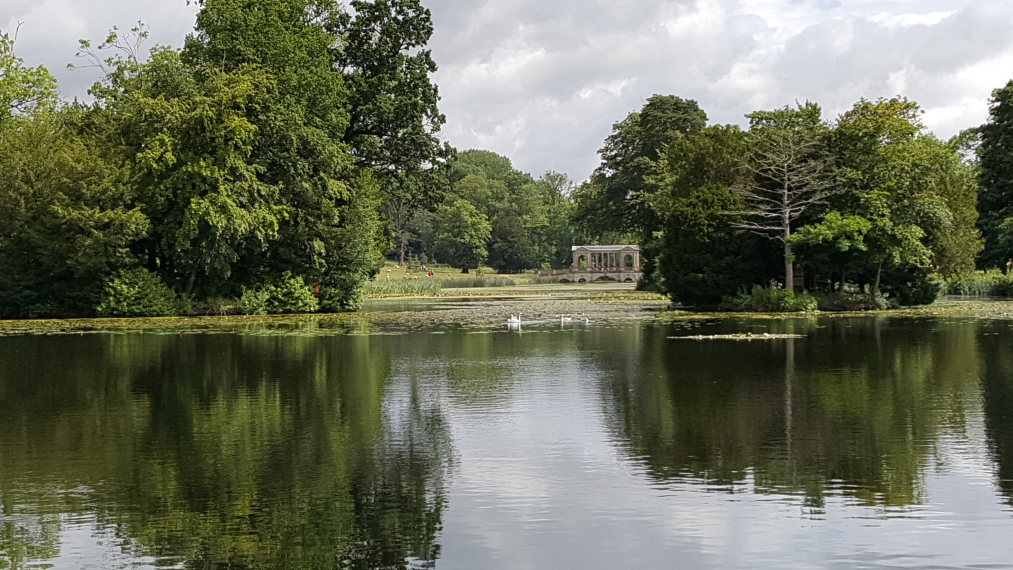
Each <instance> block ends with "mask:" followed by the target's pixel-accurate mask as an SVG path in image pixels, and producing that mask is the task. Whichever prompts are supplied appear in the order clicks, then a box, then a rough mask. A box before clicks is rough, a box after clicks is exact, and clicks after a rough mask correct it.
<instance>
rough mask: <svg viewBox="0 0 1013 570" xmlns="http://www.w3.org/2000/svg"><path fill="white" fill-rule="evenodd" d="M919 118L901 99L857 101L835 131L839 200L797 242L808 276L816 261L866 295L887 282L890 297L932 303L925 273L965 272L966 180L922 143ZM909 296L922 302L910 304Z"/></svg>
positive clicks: (960, 168)
mask: <svg viewBox="0 0 1013 570" xmlns="http://www.w3.org/2000/svg"><path fill="white" fill-rule="evenodd" d="M920 114H921V109H920V108H919V107H918V105H917V104H916V103H914V102H913V101H909V100H907V99H903V98H893V99H879V100H876V101H867V100H861V101H859V102H858V103H856V104H855V105H854V106H853V107H852V108H851V109H850V110H848V111H847V112H846V113H844V114H843V115H842V116H841V117H840V119H839V120H838V121H837V124H836V125H835V126H834V129H833V133H832V135H831V143H830V144H831V148H832V152H833V154H834V157H835V159H836V161H837V165H838V175H839V176H838V179H837V183H838V184H839V185H840V190H841V192H840V193H838V194H836V195H835V196H834V197H833V199H832V200H831V201H830V202H829V203H828V204H827V206H826V207H825V208H823V211H822V213H821V214H820V216H818V218H819V219H818V220H813V221H812V223H811V225H810V227H808V228H802V229H801V230H800V233H801V235H800V236H798V243H800V244H807V245H806V246H805V247H806V249H807V251H806V252H805V253H804V254H803V257H804V258H805V259H806V260H807V263H809V264H810V266H812V267H813V268H814V269H816V270H817V271H819V270H820V268H819V265H820V261H818V260H822V261H823V262H830V263H833V264H837V266H838V267H836V268H835V269H834V271H836V272H838V273H839V274H840V275H843V274H844V273H846V272H848V273H851V274H853V275H854V277H855V278H856V279H857V280H859V281H861V282H865V283H869V284H871V285H872V291H873V293H876V292H877V291H878V289H879V284H880V282H881V280H882V279H883V278H884V277H885V278H886V280H887V283H886V285H888V287H887V288H888V289H890V290H891V292H893V293H895V294H897V296H898V297H899V298H903V299H902V300H903V301H915V300H916V299H915V297H919V298H921V299H922V300H929V299H930V298H931V297H932V296H933V295H932V294H931V292H930V289H931V287H930V285H929V283H928V281H927V276H928V274H929V273H930V272H939V273H942V274H944V275H954V274H959V273H962V272H964V271H967V270H968V269H969V268H970V267H971V265H972V263H973V258H974V255H975V253H976V252H977V251H978V250H979V249H980V240H979V237H978V234H977V232H976V231H975V230H974V220H975V213H974V208H973V201H974V185H973V170H972V169H971V167H969V166H968V165H967V164H965V163H964V162H963V161H962V160H961V155H960V153H959V152H958V149H957V148H955V147H954V146H953V145H949V144H946V143H943V142H941V141H939V140H937V139H935V138H934V137H932V136H931V135H927V134H925V133H924V127H923V126H922V124H921V122H920V119H919V116H920ZM817 244H819V245H820V246H821V247H820V248H816V251H814V250H813V249H811V248H812V246H814V245H817ZM823 270H826V268H825V267H824V268H823ZM841 281H842V282H843V278H841ZM915 289H921V290H923V291H924V292H925V293H924V295H914V296H911V295H912V291H913V290H915Z"/></svg>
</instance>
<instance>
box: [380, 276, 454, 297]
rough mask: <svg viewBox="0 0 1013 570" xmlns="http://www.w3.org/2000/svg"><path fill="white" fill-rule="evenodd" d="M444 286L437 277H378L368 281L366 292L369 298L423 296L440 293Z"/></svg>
mask: <svg viewBox="0 0 1013 570" xmlns="http://www.w3.org/2000/svg"><path fill="white" fill-rule="evenodd" d="M442 288H443V286H442V285H441V282H440V281H437V280H435V279H412V280H389V279H378V280H376V281H367V282H366V285H365V288H364V292H365V295H366V298H367V299H375V298H380V297H422V296H435V295H439V294H440V290H441V289H442Z"/></svg>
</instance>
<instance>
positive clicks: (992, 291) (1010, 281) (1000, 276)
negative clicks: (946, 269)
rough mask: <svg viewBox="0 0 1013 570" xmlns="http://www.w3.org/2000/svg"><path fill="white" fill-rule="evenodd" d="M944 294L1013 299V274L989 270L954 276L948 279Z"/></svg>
mask: <svg viewBox="0 0 1013 570" xmlns="http://www.w3.org/2000/svg"><path fill="white" fill-rule="evenodd" d="M944 292H945V293H946V294H947V295H965V296H971V297H1013V274H1011V273H1003V272H1001V271H999V270H998V269H989V270H987V271H974V272H969V273H965V274H964V275H957V276H952V277H949V278H947V279H946V283H945V288H944Z"/></svg>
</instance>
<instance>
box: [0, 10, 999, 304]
mask: <svg viewBox="0 0 1013 570" xmlns="http://www.w3.org/2000/svg"><path fill="white" fill-rule="evenodd" d="M199 4H200V8H201V9H200V12H199V13H198V16H197V21H196V26H195V31H194V33H193V34H191V35H190V36H188V37H187V38H186V41H185V43H184V44H183V47H182V48H181V49H170V48H166V47H154V48H150V47H147V46H145V45H144V39H145V36H146V31H145V28H144V26H143V25H138V27H136V28H134V29H132V30H130V31H129V32H120V31H118V30H116V29H114V30H113V32H112V33H111V34H110V35H109V37H108V38H106V39H105V40H104V41H102V42H101V43H97V44H92V43H90V42H89V41H86V40H82V42H81V49H80V52H79V53H78V54H77V55H78V56H79V59H78V62H79V63H78V65H80V66H89V67H90V66H94V67H97V68H99V69H101V71H102V73H103V78H102V79H101V80H100V81H99V82H98V83H96V84H95V85H94V86H93V87H92V88H91V90H90V95H91V99H90V100H89V101H87V102H81V101H77V100H75V101H66V100H61V98H60V97H59V96H58V91H57V84H56V80H55V79H54V78H53V76H52V75H51V74H50V73H49V71H48V70H46V69H44V68H42V67H32V66H31V64H30V63H26V62H25V61H24V60H22V59H21V58H20V57H18V55H17V53H16V49H15V48H16V45H15V43H16V42H15V38H14V36H12V35H11V34H10V33H7V34H4V35H2V36H0V204H2V208H0V316H3V317H38V316H50V315H55V316H68V315H74V316H77V315H80V316H87V315H96V314H97V315H110V316H132V315H142V314H143V315H168V314H181V313H183V314H185V313H188V312H192V311H195V310H199V308H200V307H203V306H207V305H208V304H213V303H215V302H220V301H221V300H222V299H235V300H241V302H240V303H239V305H240V306H241V307H242V309H243V310H244V311H246V312H288V311H315V310H324V311H339V310H350V309H354V308H356V307H357V306H358V304H359V303H360V301H361V298H362V286H363V283H364V282H366V281H367V280H369V279H371V278H373V277H374V276H375V275H377V273H378V271H379V269H380V268H381V267H382V265H383V263H384V260H385V258H386V259H390V260H396V261H397V262H400V263H410V264H415V265H417V264H422V263H433V262H439V263H445V264H448V265H451V266H453V267H456V268H458V269H461V270H463V271H468V270H471V269H475V268H478V267H480V266H490V267H492V268H493V269H495V270H497V271H500V272H519V271H524V270H530V269H543V268H553V267H562V266H566V265H568V263H569V249H570V246H571V245H573V244H575V243H619V242H632V243H638V244H641V246H642V248H643V250H644V261H645V265H646V270H647V277H646V278H645V280H644V282H643V283H641V286H642V287H644V288H653V289H656V290H659V291H663V292H665V293H667V294H669V295H671V297H672V299H673V300H674V301H676V302H680V303H683V304H686V305H693V306H718V305H719V304H722V303H724V306H726V307H729V308H737V307H739V308H742V307H746V306H748V302H747V301H748V299H747V300H743V299H745V298H748V297H749V296H750V294H751V293H750V291H752V290H753V288H756V290H755V291H754V292H753V293H752V294H753V295H754V297H755V295H756V294H757V292H758V293H759V294H761V295H767V296H768V297H769V298H770V299H772V300H773V302H774V304H775V305H780V306H781V308H809V307H808V305H809V304H810V303H815V300H811V298H809V297H808V295H807V294H806V293H803V292H804V291H808V292H812V293H815V294H817V296H819V297H820V299H821V301H820V302H821V305H823V306H825V307H829V308H832V307H833V306H834V305H835V303H836V304H840V305H841V306H848V307H865V306H868V307H876V306H885V305H890V304H901V305H904V304H920V303H927V302H931V301H932V300H933V299H934V298H935V296H936V295H937V293H938V292H939V291H940V290H941V288H942V287H947V286H950V287H952V286H953V284H959V283H967V282H968V281H969V280H970V279H971V277H969V276H971V275H972V274H973V272H974V271H975V270H976V269H978V270H999V271H1000V272H1001V275H1000V274H999V273H993V274H982V273H979V274H978V275H979V276H982V275H992V277H989V279H994V280H996V281H997V282H1003V283H1006V284H1007V285H1008V284H1009V283H1010V281H1009V280H1008V279H1006V277H1005V274H1006V273H1007V272H1008V270H1009V268H1010V262H1011V260H1013V209H1011V204H1013V195H1011V194H1013V148H1009V147H1010V146H1011V144H1013V143H1011V142H1010V141H1011V140H1013V82H1011V83H1010V84H1008V85H1007V86H1005V87H1003V88H1001V89H997V90H996V91H995V92H994V93H993V94H992V99H991V110H990V113H991V114H990V118H989V120H988V122H987V123H986V124H985V125H982V126H980V127H973V128H969V129H968V130H966V131H964V132H963V133H961V134H960V135H958V136H956V137H954V138H953V139H951V140H948V141H943V140H939V139H937V138H936V137H935V136H933V135H932V134H931V133H929V132H927V131H926V129H925V127H924V126H923V125H922V123H921V121H920V116H921V113H922V111H921V109H920V108H919V106H918V105H917V103H915V102H913V101H910V100H907V99H905V98H903V97H899V96H898V97H895V98H890V99H877V100H866V99H862V100H859V101H858V102H856V103H855V104H854V105H853V106H852V107H851V108H850V109H849V110H848V111H846V112H845V113H843V114H842V115H840V116H839V117H836V118H828V117H825V116H823V113H822V110H821V108H820V106H819V105H818V104H816V103H813V102H805V103H799V104H795V105H791V106H787V107H784V108H780V109H773V110H761V111H756V112H754V113H751V114H750V115H748V117H747V118H748V127H747V128H740V127H738V126H734V125H716V124H709V123H708V119H707V115H706V113H705V111H704V110H703V109H701V108H700V107H699V106H698V104H697V103H696V102H695V101H693V100H689V99H683V98H680V97H677V96H674V95H654V96H651V97H649V98H648V99H646V102H645V103H644V105H643V107H642V108H641V109H639V110H636V111H634V112H631V113H630V114H629V115H628V116H626V117H625V118H622V119H621V120H619V121H618V122H616V123H615V124H614V125H613V129H612V133H611V135H610V136H609V137H608V138H607V139H606V140H605V141H604V144H603V146H602V147H601V149H600V151H599V154H600V157H601V163H600V166H599V167H598V168H597V169H596V170H595V172H594V173H593V174H592V175H591V176H590V178H589V179H588V180H586V181H584V182H582V183H580V184H577V183H575V182H574V181H572V180H571V179H570V178H568V177H567V176H566V175H564V174H560V173H557V172H547V173H544V174H542V175H540V176H539V177H537V178H536V177H534V176H532V175H531V174H528V173H524V172H520V171H518V170H516V169H514V168H513V166H512V164H511V162H510V160H509V159H508V158H507V157H504V156H500V155H498V154H495V153H493V152H489V151H485V150H467V151H462V152H459V153H458V152H457V151H455V150H454V149H453V148H451V147H450V145H448V144H447V143H446V142H444V141H442V140H441V139H440V138H439V136H438V133H439V130H440V127H441V125H442V124H443V123H444V121H445V118H444V116H443V115H442V114H441V112H440V110H439V108H438V102H439V93H438V90H437V87H436V86H435V85H434V84H433V83H432V81H431V75H432V73H433V72H434V71H435V70H436V62H434V61H433V59H432V56H431V53H430V52H429V51H428V49H427V48H426V44H427V42H428V40H429V38H430V36H431V34H432V32H433V24H432V21H431V17H430V13H429V11H428V10H427V9H426V8H425V7H424V6H422V5H421V4H420V2H419V1H418V0H374V1H365V0H353V1H351V2H350V3H349V5H348V6H347V7H346V6H345V5H343V4H339V3H338V2H335V1H330V0H258V1H257V2H255V3H253V2H251V1H250V0H203V1H201V2H200V3H199ZM254 5H255V7H254ZM981 279H985V277H981ZM795 292H798V293H799V294H798V296H797V298H796V294H795ZM993 292H994V291H993ZM736 295H738V297H736ZM737 299H738V300H737ZM753 300H754V301H755V298H754V299H753ZM737 303H738V304H737ZM743 303H745V304H743ZM775 308H776V307H775Z"/></svg>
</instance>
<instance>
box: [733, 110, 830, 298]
mask: <svg viewBox="0 0 1013 570" xmlns="http://www.w3.org/2000/svg"><path fill="white" fill-rule="evenodd" d="M820 115H821V111H820V107H819V105H816V104H815V103H805V104H799V105H798V107H797V108H796V109H792V108H790V107H785V108H783V109H778V110H775V111H757V112H755V113H752V114H750V115H749V121H750V129H749V137H748V138H749V142H748V146H749V155H750V156H749V160H748V161H747V162H746V167H747V168H748V169H749V171H750V172H751V173H752V177H751V178H750V179H749V180H747V181H746V182H745V183H744V184H743V185H740V186H737V187H736V188H735V192H736V194H738V196H739V197H740V198H742V200H743V202H744V203H745V206H746V207H745V209H744V210H742V211H740V212H736V214H738V215H740V216H742V218H743V220H742V221H738V222H735V223H734V226H735V227H739V228H743V229H747V230H749V231H752V232H755V233H757V234H760V235H763V236H765V237H767V238H769V239H775V240H777V241H780V242H781V243H782V244H783V247H784V288H785V289H787V290H789V291H792V290H794V288H795V275H794V261H795V259H794V255H793V254H792V243H791V241H790V240H789V238H790V236H791V233H792V228H793V224H794V223H795V221H796V220H797V219H798V218H799V217H800V216H801V215H802V214H804V213H805V211H806V210H807V209H809V208H810V207H811V206H813V205H814V204H818V203H821V202H822V201H824V200H825V199H826V198H827V197H828V196H830V195H831V194H832V193H833V191H834V189H835V188H834V181H833V178H832V177H831V173H830V167H829V164H828V162H827V160H826V158H825V156H824V152H823V140H822V137H823V136H824V134H825V132H826V130H827V129H826V127H825V126H824V125H823V122H822V119H821V116H820Z"/></svg>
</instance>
